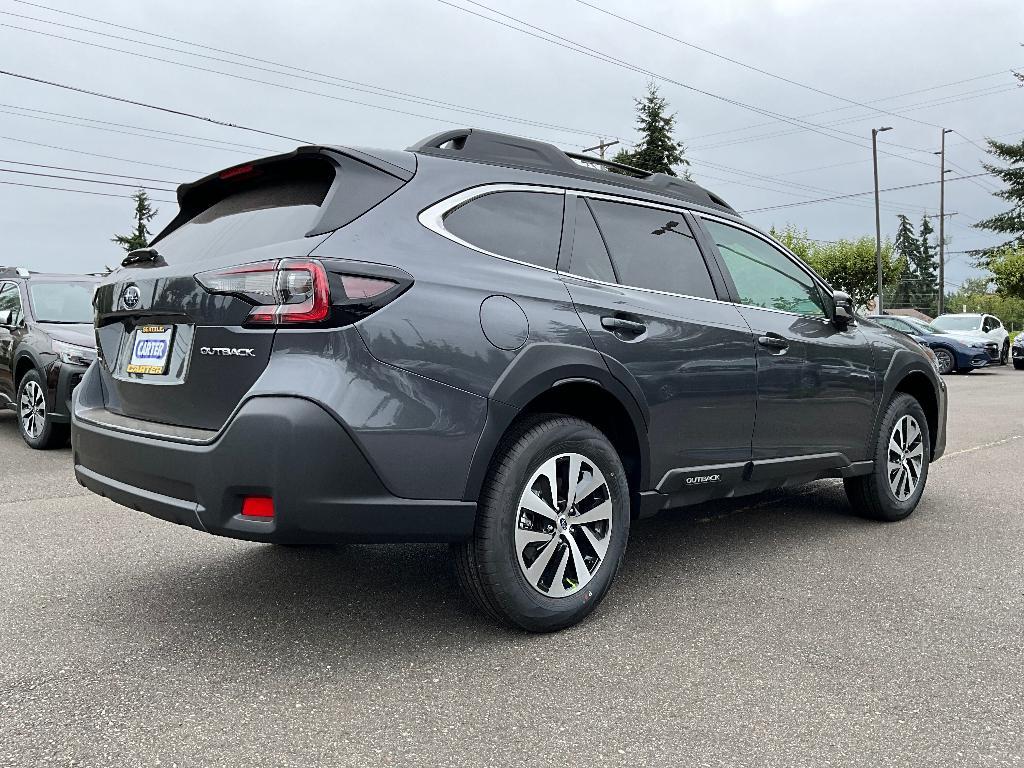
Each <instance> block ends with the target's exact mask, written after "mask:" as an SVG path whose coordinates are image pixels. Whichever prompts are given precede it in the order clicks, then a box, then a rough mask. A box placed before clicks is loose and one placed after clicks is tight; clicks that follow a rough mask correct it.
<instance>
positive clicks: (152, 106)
mask: <svg viewBox="0 0 1024 768" xmlns="http://www.w3.org/2000/svg"><path fill="white" fill-rule="evenodd" d="M0 26H3V25H0ZM41 34H45V33H41ZM0 75H6V76H7V77H15V78H18V79H20V80H28V81H30V82H33V83H40V84H41V85H49V86H53V87H54V88H63V89H64V90H66V91H74V92H76V93H84V94H86V95H88V96H96V97H98V98H101V99H109V100H110V101H118V102H121V103H122V104H131V105H133V106H136V107H145V108H146V109H155V110H157V111H158V112H166V113H167V114H171V115H178V116H179V117H189V118H192V119H193V120H202V121H203V122H206V123H213V124H214V125H223V126H224V127H226V128H237V129H238V130H240V131H251V132H253V133H259V134H262V135H264V136H273V137H274V138H277V139H287V140H288V141H297V142H298V143H300V144H309V143H310V142H308V141H305V140H304V139H296V138H295V137H293V136H284V135H282V134H280V133H273V132H271V131H264V130H262V129H260V128H253V127H251V126H248V125H240V124H238V123H229V122H227V121H226V120H217V119H216V118H213V117H206V116H204V115H196V114H193V113H191V112H184V111H182V110H180V109H171V108H170V107H159V106H156V105H155V104H147V103H146V102H144V101H136V100H135V99H127V98H125V97H123V96H112V95H110V94H108V93H101V92H100V91H91V90H89V89H88V88H79V87H77V86H74V85H66V84H64V83H57V82H54V81H53V80H44V79H43V78H41V77H32V76H31V75H23V74H20V73H18V72H11V71H9V70H6V69H0ZM178 170H182V169H180V168H179V169H178Z"/></svg>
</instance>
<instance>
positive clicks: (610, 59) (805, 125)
mask: <svg viewBox="0 0 1024 768" xmlns="http://www.w3.org/2000/svg"><path fill="white" fill-rule="evenodd" d="M437 2H439V3H441V4H442V5H446V6H448V7H450V8H454V9H456V10H458V11H462V12H463V13H468V14H470V15H472V16H476V17H478V18H481V19H484V20H485V21H489V22H491V23H492V24H497V25H499V26H502V27H505V28H507V29H511V30H514V31H516V32H520V33H522V34H525V35H529V36H530V37H535V38H537V39H538V40H543V41H544V42H546V43H550V44H552V45H556V46H559V47H561V48H566V49H567V50H571V51H573V52H575V53H579V54H582V55H584V56H588V57H590V58H593V59H597V60H599V61H604V62H606V63H609V64H612V65H614V66H617V67H621V68H623V69H628V70H630V71H633V72H639V73H640V74H643V75H646V76H647V77H650V78H652V79H655V80H660V81H662V82H665V83H670V84H672V85H676V86H679V87H680V88H684V89H686V90H688V91H692V92H694V93H698V94H701V95H703V96H707V97H709V98H712V99H715V100H717V101H721V102H724V103H726V104H731V105H733V106H736V107H739V108H741V109H746V110H749V111H751V112H755V113H756V114H759V115H764V116H766V117H771V118H774V119H775V120H778V121H780V122H784V123H789V124H790V125H793V126H795V127H797V128H800V129H802V130H805V131H811V132H813V133H817V134H820V135H822V136H826V137H828V138H830V139H835V140H836V141H842V142H845V143H847V144H851V145H853V146H856V147H860V148H861V149H867V148H868V147H869V145H867V144H864V143H862V141H861V139H862V137H861V136H859V135H858V134H855V133H851V132H850V131H844V130H840V129H837V128H829V127H827V126H822V125H818V124H815V123H810V122H807V121H805V120H801V119H800V118H797V117H792V116H790V115H783V114H780V113H778V112H772V111H771V110H768V109H765V108H763V107H758V106H756V105H753V104H747V103H746V102H742V101H739V100H738V99H733V98H731V97H728V96H723V95H722V94H719V93H714V92H712V91H708V90H706V89H703V88H699V87H697V86H694V85H691V84H689V83H685V82H682V81H680V80H676V79H675V78H672V77H669V76H668V75H664V74H661V73H658V72H654V71H652V70H649V69H646V68H644V67H641V66H639V65H637V64H633V63H631V62H629V61H625V60H623V59H618V58H616V57H614V56H611V55H610V54H607V53H604V52H602V51H599V50H597V49H595V48H590V47H588V46H585V45H583V44H582V43H577V42H576V41H574V40H570V39H569V38H567V37H563V36H562V35H558V34H555V33H554V32H551V31H549V30H547V29H544V28H543V27H539V26H536V25H534V24H530V23H528V22H525V21H523V20H522V19H519V18H516V17H515V16H511V15H510V14H507V13H503V12H501V11H498V10H496V9H494V8H491V7H489V6H487V5H484V4H483V3H479V2H476V0H462V2H464V3H469V4H470V5H474V6H476V7H478V8H483V9H484V10H486V11H488V12H490V13H492V14H495V15H497V16H501V17H503V18H506V19H509V20H511V21H514V22H515V23H516V24H519V25H521V26H514V25H513V24H509V23H506V22H504V21H501V19H496V18H494V17H492V16H487V15H485V14H482V13H478V12H477V11H474V10H472V9H470V8H466V7H465V6H461V5H456V4H455V3H452V2H449V0H437ZM530 30H536V31H535V32H533V31H530ZM538 33H541V34H538ZM837 134H845V135H837ZM847 136H849V137H852V138H846V137H847ZM879 151H880V152H881V150H879ZM883 154H889V155H893V156H895V157H902V158H903V159H905V160H911V161H912V162H917V160H915V159H914V158H908V157H906V156H904V155H898V154H895V153H892V152H883Z"/></svg>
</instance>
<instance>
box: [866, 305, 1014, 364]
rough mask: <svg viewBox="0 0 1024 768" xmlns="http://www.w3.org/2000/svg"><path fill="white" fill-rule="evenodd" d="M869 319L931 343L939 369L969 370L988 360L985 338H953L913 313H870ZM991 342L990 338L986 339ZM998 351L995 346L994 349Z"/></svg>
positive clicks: (919, 341)
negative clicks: (917, 317) (970, 339)
mask: <svg viewBox="0 0 1024 768" xmlns="http://www.w3.org/2000/svg"><path fill="white" fill-rule="evenodd" d="M868 319H869V320H872V321H873V322H876V323H878V324H879V325H884V326H885V327H886V328H891V329H892V330H894V331H899V332H900V333H905V334H907V335H908V336H911V337H912V338H913V339H914V340H915V341H917V342H918V343H919V344H923V345H924V346H926V347H930V348H931V350H932V352H934V353H935V358H936V361H937V362H938V365H939V373H953V372H955V371H959V372H960V373H970V372H971V371H973V370H974V369H975V368H984V367H985V366H986V365H988V364H989V360H990V359H991V355H990V353H989V350H987V349H986V348H985V347H986V343H987V342H985V341H984V340H981V339H979V340H978V341H963V340H961V339H956V338H954V337H953V336H951V335H950V334H948V333H946V332H945V331H943V330H940V329H939V328H936V327H935V326H934V325H930V324H929V323H925V322H922V321H921V320H917V319H916V318H913V317H894V316H893V315H869V316H868ZM988 343H989V344H991V342H988ZM992 346H993V347H994V346H995V345H994V344H992ZM995 351H996V352H997V350H995Z"/></svg>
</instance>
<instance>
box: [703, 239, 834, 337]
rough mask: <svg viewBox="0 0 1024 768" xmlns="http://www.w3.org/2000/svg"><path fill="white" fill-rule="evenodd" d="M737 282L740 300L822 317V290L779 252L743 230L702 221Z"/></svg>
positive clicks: (753, 305) (749, 303) (758, 305)
mask: <svg viewBox="0 0 1024 768" xmlns="http://www.w3.org/2000/svg"><path fill="white" fill-rule="evenodd" d="M704 225H705V226H706V227H707V228H708V231H709V232H710V233H711V237H712V239H714V241H715V244H716V245H717V246H718V251H719V253H720V254H721V255H722V259H723V260H724V261H725V265H726V268H727V269H728V270H729V274H730V275H732V280H733V282H734V283H735V284H736V290H737V292H738V293H739V296H740V302H741V303H743V304H747V305H749V306H752V307H765V308H766V309H779V310H782V311H785V312H796V313H797V314H801V315H817V316H821V317H825V316H826V315H827V312H826V311H825V303H824V301H823V300H822V298H821V292H820V291H819V290H818V287H817V286H816V285H815V283H814V281H813V280H812V279H811V278H810V276H809V275H808V274H807V273H806V272H804V271H803V270H802V269H800V268H799V267H798V266H797V265H796V264H794V263H793V262H792V260H790V259H789V258H788V257H787V256H786V255H785V254H784V253H783V252H782V251H780V250H778V249H777V248H773V247H772V246H771V245H769V244H768V243H767V242H766V241H764V240H762V239H761V238H759V237H755V236H754V235H751V234H750V233H748V232H745V231H743V230H742V229H737V228H736V227H730V226H728V225H727V224H720V223H718V222H717V221H709V220H705V221H704Z"/></svg>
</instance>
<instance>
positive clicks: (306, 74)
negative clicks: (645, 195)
mask: <svg viewBox="0 0 1024 768" xmlns="http://www.w3.org/2000/svg"><path fill="white" fill-rule="evenodd" d="M14 1H15V2H18V3H20V4H22V5H28V6H32V7H34V8H40V9H42V10H46V11H50V12H52V13H56V14H61V15H64V16H70V17H73V18H77V19H84V20H86V21H91V22H93V23H95V24H101V25H104V26H108V27H112V28H115V29H122V30H127V31H130V32H135V33H137V34H141V35H146V36H149V37H153V38H156V39H159V40H166V41H169V42H174V43H179V44H181V45H187V46H191V47H193V48H198V49H200V50H204V51H212V52H214V53H221V54H225V55H227V56H232V57H235V58H237V59H242V60H243V61H232V60H231V59H224V58H221V57H216V56H205V55H203V54H199V53H196V52H194V51H183V50H181V49H180V48H172V47H170V46H161V45H156V44H154V43H152V42H148V41H139V40H132V39H131V38H128V37H124V36H119V35H111V34H107V33H104V32H99V31H97V30H92V29H87V28H84V27H77V26H73V25H70V24H61V23H60V22H56V21H52V20H49V19H39V18H37V17H34V16H26V15H23V14H17V13H11V12H2V13H5V14H6V15H10V16H15V17H17V18H22V19H30V20H32V21H37V22H40V23H44V24H52V25H55V26H59V27H63V28H65V29H74V30H77V31H80V32H86V33H89V34H94V35H100V36H102V37H110V38H114V39H117V40H123V41H127V42H133V43H137V44H139V45H145V46H147V47H149V48H159V49H162V50H166V51H172V52H175V53H181V54H184V55H187V56H197V57H200V58H205V59H208V60H211V61H219V62H222V63H227V64H231V65H234V66H242V67H248V68H250V69H256V70H259V71H263V72H270V73H273V74H279V75H283V76H286V77H300V78H301V79H302V80H303V81H312V82H317V83H322V84H324V85H330V86H332V87H337V88H345V89H347V90H352V91H356V92H358V93H367V94H371V95H374V96H381V97H383V98H389V99H394V100H398V101H404V102H409V103H414V104H420V105H423V106H432V107H443V108H445V109H449V110H455V111H459V112H465V113H467V114H474V115H478V116H481V117H490V118H494V119H498V120H503V121H508V122H515V123H520V124H522V125H532V126H535V127H539V128H549V129H551V130H557V131H564V132H566V133H577V134H582V135H587V136H596V135H602V134H604V135H608V132H607V131H598V130H594V129H590V128H574V127H570V126H564V125H559V124H557V123H549V122H545V121H541V120H534V119H531V118H527V117H522V116H519V115H512V114H507V113H503V112H494V111H490V110H486V109H480V108H478V107H471V106H466V105H464V104H457V103H454V102H450V101H442V100H439V99H432V98H428V97H426V96H422V95H419V94H414V93H409V92H408V91H400V90H396V89H394V88H387V87H384V86H380V85H374V84H372V83H366V82H362V81H359V80H352V79H349V78H344V77H339V76H337V75H332V74H329V73H325V72H318V71H316V70H312V69H306V68H303V67H297V66H294V65H291V64H285V63H282V62H279V61H273V60H271V59H263V58H260V57H258V56H252V55H250V54H245V53H239V52H238V51H231V50H227V49H224V48H217V47H214V46H211V45H205V44H203V43H197V42H195V41H192V40H185V39H183V38H178V37H171V36H169V35H162V34H159V33H156V32H151V31H149V30H145V29H140V28H138V27H130V26H127V25H124V24H118V23H116V22H113V21H110V20H108V19H100V18H97V17H95V16H86V15H83V14H80V13H72V12H71V11H67V10H63V9H60V8H53V7H50V6H46V5H42V4H40V3H33V2H27V0H14ZM245 61H254V62H258V63H260V64H269V65H270V66H272V67H277V68H278V69H268V68H266V67H255V66H252V65H248V64H245V63H244V62H245ZM280 70H290V71H280Z"/></svg>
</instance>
